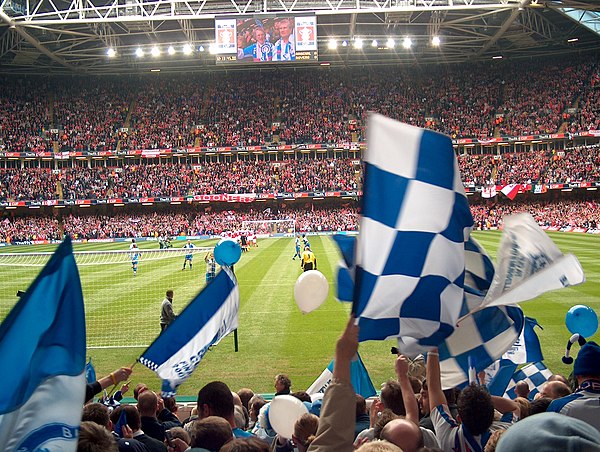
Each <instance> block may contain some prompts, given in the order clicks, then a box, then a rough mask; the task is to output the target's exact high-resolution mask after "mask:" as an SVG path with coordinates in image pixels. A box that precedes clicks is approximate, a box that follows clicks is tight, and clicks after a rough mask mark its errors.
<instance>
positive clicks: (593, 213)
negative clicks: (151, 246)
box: [0, 200, 600, 243]
mask: <svg viewBox="0 0 600 452" xmlns="http://www.w3.org/2000/svg"><path fill="white" fill-rule="evenodd" d="M524 211H525V212H529V213H531V214H532V215H533V217H534V218H535V220H536V221H537V222H538V224H540V225H541V226H544V227H555V228H559V229H560V228H583V229H586V230H587V229H592V230H596V229H598V218H600V205H599V204H598V202H597V201H596V202H592V201H574V200H570V201H568V200H564V201H559V202H548V201H546V202H536V203H531V202H518V201H514V202H510V203H509V202H495V203H490V204H472V205H471V212H472V214H473V219H474V222H475V226H474V227H475V228H476V229H490V228H499V227H502V225H503V222H502V218H503V217H504V216H506V215H510V214H512V213H516V212H524ZM265 220H287V221H288V222H286V223H285V224H284V225H283V226H281V228H283V229H281V228H279V229H277V231H274V229H273V226H269V225H268V224H258V225H254V226H253V227H250V226H248V225H246V226H245V225H244V222H246V221H265ZM292 221H293V222H294V224H295V230H296V231H297V232H326V231H332V232H335V231H338V232H339V231H356V230H357V229H358V209H357V208H356V207H354V206H353V205H351V204H345V205H338V206H328V207H314V205H310V204H308V205H305V206H303V207H294V208H292V207H290V206H289V205H286V204H282V205H281V208H280V209H279V210H276V209H274V208H273V209H271V208H270V207H269V208H266V209H264V210H263V211H260V210H253V209H252V208H241V209H236V210H220V211H219V210H214V211H213V209H212V207H211V206H208V207H204V208H192V209H189V210H188V211H185V212H182V211H176V212H175V211H172V212H153V213H137V214H134V213H118V214H112V215H98V214H96V215H74V214H69V215H65V216H64V217H63V218H62V219H60V220H59V219H58V218H54V217H46V216H27V217H8V216H7V217H5V218H4V219H3V220H1V221H0V242H4V243H14V242H24V241H35V240H58V239H60V238H61V237H62V233H65V234H69V235H71V236H72V237H73V238H75V239H106V238H131V237H162V236H179V235H182V236H200V235H222V234H224V233H228V232H235V231H240V230H245V229H251V228H252V229H253V231H254V232H255V233H258V234H268V233H273V232H286V233H287V232H291V231H292V229H291V228H292V225H291V222H292ZM61 231H62V233H61Z"/></svg>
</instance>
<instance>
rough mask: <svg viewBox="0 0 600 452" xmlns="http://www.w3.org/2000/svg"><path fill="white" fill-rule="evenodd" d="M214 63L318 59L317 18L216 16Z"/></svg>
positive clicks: (282, 61) (281, 61)
mask: <svg viewBox="0 0 600 452" xmlns="http://www.w3.org/2000/svg"><path fill="white" fill-rule="evenodd" d="M215 44H216V61H217V64H248V63H251V64H262V63H264V64H278V63H289V62H311V61H312V62H314V61H318V59H319V55H318V49H317V17H316V16H276V17H247V18H235V19H215Z"/></svg>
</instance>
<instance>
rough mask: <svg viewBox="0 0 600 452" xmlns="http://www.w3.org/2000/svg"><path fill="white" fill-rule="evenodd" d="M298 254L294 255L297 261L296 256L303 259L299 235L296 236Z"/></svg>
mask: <svg viewBox="0 0 600 452" xmlns="http://www.w3.org/2000/svg"><path fill="white" fill-rule="evenodd" d="M295 246H296V254H294V257H292V260H293V261H295V260H296V256H298V258H299V259H302V255H301V254H300V236H299V235H297V236H296V243H295Z"/></svg>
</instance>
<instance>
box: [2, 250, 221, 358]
mask: <svg viewBox="0 0 600 452" xmlns="http://www.w3.org/2000/svg"><path fill="white" fill-rule="evenodd" d="M212 249H213V248H212V247H211V248H208V247H196V248H192V249H181V248H178V249H173V248H170V249H162V250H157V249H154V250H146V249H140V250H138V252H139V255H140V256H139V261H138V265H137V273H136V275H135V276H134V273H133V269H132V255H131V252H130V251H127V250H124V251H80V252H74V253H73V254H74V255H75V262H76V263H77V268H78V269H79V275H80V279H81V286H82V289H83V299H84V303H85V315H86V330H87V346H88V348H99V347H134V346H140V347H145V346H148V345H149V344H150V343H151V342H152V341H153V340H154V339H155V338H156V336H158V334H159V333H160V325H159V318H160V306H161V303H162V300H163V299H164V298H165V292H166V291H167V290H169V289H172V290H173V291H174V300H173V307H174V309H175V312H181V311H182V310H183V308H184V307H185V305H187V303H188V302H190V301H191V300H192V298H194V297H195V296H196V295H197V294H198V292H199V291H200V289H201V288H202V287H204V285H205V271H206V265H205V262H204V257H205V256H206V253H207V252H208V251H212ZM52 254H53V253H5V254H0V321H2V320H4V318H5V317H6V316H7V315H8V313H9V312H10V310H11V309H12V308H13V306H14V305H15V304H16V302H17V300H18V297H17V291H19V290H22V291H25V290H27V288H28V287H29V285H30V284H31V283H32V282H33V280H34V279H35V277H36V276H37V275H38V273H39V272H40V271H41V269H42V268H43V267H44V265H45V264H46V263H47V262H48V260H49V259H50V257H51V256H52ZM188 254H191V255H192V268H191V269H190V265H189V262H188V263H187V264H186V268H185V270H182V268H183V263H184V260H185V256H186V255H188Z"/></svg>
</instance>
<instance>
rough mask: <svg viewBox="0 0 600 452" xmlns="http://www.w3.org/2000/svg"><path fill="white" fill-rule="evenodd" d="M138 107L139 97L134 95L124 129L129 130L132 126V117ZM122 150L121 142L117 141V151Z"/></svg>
mask: <svg viewBox="0 0 600 452" xmlns="http://www.w3.org/2000/svg"><path fill="white" fill-rule="evenodd" d="M136 105H137V97H136V96H135V95H134V96H133V98H132V99H131V103H130V104H129V109H128V110H127V117H126V118H125V123H124V124H123V127H126V128H127V129H129V127H130V126H131V115H132V114H133V111H134V110H135V107H136ZM120 150H121V140H118V141H117V151H120Z"/></svg>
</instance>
